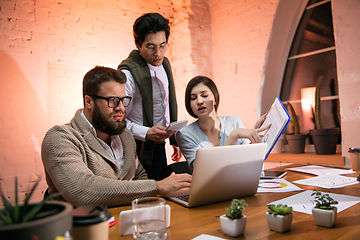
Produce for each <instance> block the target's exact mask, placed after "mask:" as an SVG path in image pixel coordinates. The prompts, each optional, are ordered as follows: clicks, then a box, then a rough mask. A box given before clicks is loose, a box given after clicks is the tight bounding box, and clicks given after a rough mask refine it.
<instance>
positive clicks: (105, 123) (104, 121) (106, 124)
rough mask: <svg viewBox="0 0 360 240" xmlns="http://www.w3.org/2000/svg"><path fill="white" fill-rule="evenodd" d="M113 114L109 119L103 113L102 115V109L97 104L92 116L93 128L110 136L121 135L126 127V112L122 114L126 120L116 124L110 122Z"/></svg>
mask: <svg viewBox="0 0 360 240" xmlns="http://www.w3.org/2000/svg"><path fill="white" fill-rule="evenodd" d="M113 114H117V113H116V112H114V113H113ZM113 114H109V116H110V117H109V118H107V117H106V116H105V115H104V114H103V113H101V111H100V108H99V107H98V105H97V104H96V103H95V104H94V111H93V114H92V125H93V127H94V128H95V129H97V130H100V131H101V132H103V133H106V134H109V135H119V134H121V133H122V132H123V131H124V129H125V127H126V121H125V117H126V115H125V112H122V114H123V116H124V118H123V119H122V120H121V121H116V122H114V121H111V120H110V119H111V117H112V115H113Z"/></svg>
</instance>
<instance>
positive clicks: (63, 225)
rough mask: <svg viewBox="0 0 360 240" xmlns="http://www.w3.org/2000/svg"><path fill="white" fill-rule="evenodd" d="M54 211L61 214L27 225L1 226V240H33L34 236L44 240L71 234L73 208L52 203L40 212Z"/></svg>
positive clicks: (62, 203)
mask: <svg viewBox="0 0 360 240" xmlns="http://www.w3.org/2000/svg"><path fill="white" fill-rule="evenodd" d="M30 206H33V205H30ZM52 209H58V210H59V212H58V213H56V214H54V215H51V216H48V217H45V218H41V219H38V220H34V221H30V222H27V223H21V224H13V225H1V226H0V236H1V239H22V240H32V239H33V236H36V237H38V239H40V240H42V239H55V238H56V237H57V236H64V234H65V232H66V231H69V232H70V230H71V228H72V212H73V206H72V205H71V204H69V203H66V202H60V201H51V202H47V203H46V204H45V205H44V206H43V207H42V209H41V211H40V212H42V211H49V210H52Z"/></svg>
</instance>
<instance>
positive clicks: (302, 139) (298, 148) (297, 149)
mask: <svg viewBox="0 0 360 240" xmlns="http://www.w3.org/2000/svg"><path fill="white" fill-rule="evenodd" d="M287 104H288V106H289V108H290V114H291V120H290V122H291V123H292V125H293V126H294V134H287V135H286V140H287V142H288V144H289V148H290V153H294V154H298V153H304V152H305V143H306V138H307V135H306V134H300V127H299V121H298V118H297V116H296V113H295V110H294V107H293V106H292V105H291V103H290V102H287Z"/></svg>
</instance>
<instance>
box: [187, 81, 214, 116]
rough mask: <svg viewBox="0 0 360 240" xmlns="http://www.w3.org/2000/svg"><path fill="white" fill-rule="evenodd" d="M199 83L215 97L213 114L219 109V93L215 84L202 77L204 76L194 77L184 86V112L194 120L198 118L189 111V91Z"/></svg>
mask: <svg viewBox="0 0 360 240" xmlns="http://www.w3.org/2000/svg"><path fill="white" fill-rule="evenodd" d="M200 83H202V84H204V85H205V86H207V87H208V88H209V89H210V90H211V92H212V93H213V94H214V97H215V112H217V109H218V107H219V102H220V95H219V91H218V89H217V87H216V85H215V83H214V82H213V80H211V79H210V78H208V77H204V76H196V77H194V78H193V79H191V80H190V82H188V84H187V86H186V90H185V106H186V110H187V112H188V113H189V114H190V115H191V116H193V117H194V118H198V116H197V115H196V114H195V113H194V112H193V110H192V109H191V105H190V102H191V90H192V89H193V88H194V87H195V86H197V85H199V84H200Z"/></svg>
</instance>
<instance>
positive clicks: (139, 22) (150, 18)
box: [133, 13, 170, 47]
mask: <svg viewBox="0 0 360 240" xmlns="http://www.w3.org/2000/svg"><path fill="white" fill-rule="evenodd" d="M161 31H165V35H166V42H167V41H168V40H169V36H170V26H169V20H167V19H166V18H164V17H163V16H162V15H160V14H159V13H146V14H143V15H141V16H140V17H139V18H138V19H136V20H135V23H134V26H133V33H134V39H135V44H138V45H139V46H140V47H141V45H142V44H143V42H144V41H145V37H146V35H147V34H149V33H157V32H161Z"/></svg>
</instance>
